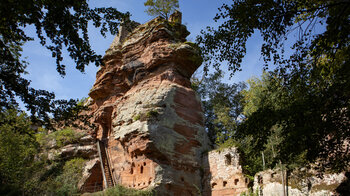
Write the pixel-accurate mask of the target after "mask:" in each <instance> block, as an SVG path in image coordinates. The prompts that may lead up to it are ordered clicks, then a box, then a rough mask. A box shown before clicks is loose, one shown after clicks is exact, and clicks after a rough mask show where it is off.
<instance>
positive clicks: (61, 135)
mask: <svg viewBox="0 0 350 196" xmlns="http://www.w3.org/2000/svg"><path fill="white" fill-rule="evenodd" d="M81 136H82V134H79V133H77V132H76V131H74V130H73V129H70V128H66V129H62V130H59V131H56V132H54V133H53V137H54V139H55V140H56V142H57V147H59V148H60V147H63V146H64V145H67V144H71V143H74V142H78V140H79V139H80V138H81Z"/></svg>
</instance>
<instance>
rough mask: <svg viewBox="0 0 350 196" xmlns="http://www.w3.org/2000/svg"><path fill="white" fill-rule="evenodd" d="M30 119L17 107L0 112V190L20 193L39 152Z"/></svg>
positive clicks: (8, 192)
mask: <svg viewBox="0 0 350 196" xmlns="http://www.w3.org/2000/svg"><path fill="white" fill-rule="evenodd" d="M30 125H31V123H30V120H29V118H28V117H27V116H26V115H25V114H24V113H20V112H18V111H17V110H16V109H10V110H6V111H4V112H0V182H1V183H0V193H1V194H20V193H21V192H22V191H24V190H25V188H26V186H27V183H26V181H27V180H28V179H29V178H30V176H29V175H28V174H30V172H31V169H32V168H33V166H34V164H33V161H34V157H35V155H36V153H37V152H38V144H37V143H36V142H35V138H34V136H33V135H34V132H33V130H31V129H30Z"/></svg>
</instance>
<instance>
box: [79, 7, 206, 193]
mask: <svg viewBox="0 0 350 196" xmlns="http://www.w3.org/2000/svg"><path fill="white" fill-rule="evenodd" d="M177 15H178V16H177V17H175V16H173V17H171V19H170V20H169V21H167V20H165V19H162V18H160V17H158V18H155V19H153V20H151V21H149V22H147V23H146V24H143V25H137V24H130V25H129V26H127V27H126V26H123V27H122V28H121V29H120V32H119V36H117V37H116V39H115V40H114V41H113V43H112V45H111V46H110V48H109V49H108V50H107V51H106V54H105V56H104V58H103V61H104V66H102V67H101V68H100V70H99V71H98V72H97V74H96V82H95V84H94V86H93V88H92V89H91V91H90V93H89V96H90V97H91V98H92V102H91V103H90V108H91V111H92V115H93V122H94V123H95V124H96V125H97V128H96V130H95V131H94V132H93V135H94V137H96V139H97V141H98V142H97V147H98V151H99V157H100V158H99V160H97V161H95V162H94V163H92V164H91V167H90V170H89V171H88V172H90V175H88V176H87V177H85V181H84V183H85V184H87V183H90V184H91V183H94V182H95V183H97V181H98V180H101V179H102V181H103V186H104V187H109V186H113V185H116V184H120V185H123V186H126V187H130V188H136V189H146V188H148V187H154V189H155V190H156V192H157V193H158V194H159V195H198V191H200V190H202V187H201V186H202V182H201V173H203V172H202V170H203V169H201V157H202V153H204V152H207V151H208V150H209V149H210V147H209V141H208V138H207V135H206V133H205V130H204V119H203V111H202V108H201V104H200V100H199V98H198V97H197V96H196V94H195V92H194V91H193V90H192V89H191V84H190V77H191V75H192V74H193V73H194V71H195V70H196V69H197V68H198V67H199V66H200V65H201V63H202V59H201V56H200V52H199V48H198V47H197V46H196V45H195V44H193V43H191V42H187V41H186V37H187V36H188V35H189V32H188V31H187V29H186V27H185V26H184V25H182V24H181V14H179V13H177ZM99 166H101V168H102V172H101V169H100V170H99V169H98V167H99ZM94 168H95V169H94ZM101 175H102V176H101ZM96 176H99V177H96ZM96 179H98V180H96ZM84 183H83V184H82V185H81V186H82V187H83V188H84Z"/></svg>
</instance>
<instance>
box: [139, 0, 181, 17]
mask: <svg viewBox="0 0 350 196" xmlns="http://www.w3.org/2000/svg"><path fill="white" fill-rule="evenodd" d="M144 5H145V6H147V7H148V8H147V9H146V13H147V14H148V15H150V16H161V17H163V18H165V19H168V18H169V16H170V14H171V13H173V12H174V11H175V9H179V1H178V0H147V1H146V2H145V3H144Z"/></svg>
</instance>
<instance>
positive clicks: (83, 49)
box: [0, 0, 128, 122]
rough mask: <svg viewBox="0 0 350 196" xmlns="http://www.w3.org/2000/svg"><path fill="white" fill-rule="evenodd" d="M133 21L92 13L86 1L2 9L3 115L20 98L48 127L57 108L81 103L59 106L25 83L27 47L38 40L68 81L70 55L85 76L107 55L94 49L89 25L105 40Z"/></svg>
mask: <svg viewBox="0 0 350 196" xmlns="http://www.w3.org/2000/svg"><path fill="white" fill-rule="evenodd" d="M127 17H128V13H127V14H123V13H121V12H119V11H117V10H116V9H114V8H93V9H91V8H90V7H89V5H88V3H87V1H86V0H84V1H73V0H64V1H53V0H43V1H32V0H23V1H13V0H4V1H2V2H1V4H0V19H1V22H0V109H1V110H5V109H7V108H11V107H12V106H13V105H17V101H16V97H18V98H19V99H20V100H21V101H22V102H23V103H24V105H25V107H26V108H27V109H28V111H30V113H31V114H32V116H33V117H35V119H37V120H39V119H40V120H44V121H46V122H47V121H48V119H49V115H48V113H54V110H55V108H57V107H60V109H61V110H62V109H63V110H70V109H71V108H72V107H71V106H72V105H74V103H75V100H70V101H64V100H61V101H53V100H54V99H55V95H54V94H53V93H51V92H48V91H44V90H38V89H34V88H32V87H30V81H28V80H27V79H25V78H23V74H25V73H26V66H27V64H28V63H27V62H25V61H23V60H22V58H21V54H22V45H23V44H24V43H25V42H28V41H33V40H34V39H35V38H36V39H37V40H39V41H40V44H41V45H42V46H43V47H44V48H46V49H48V50H49V51H51V54H52V57H53V58H55V59H56V67H57V71H58V73H59V74H61V75H62V76H64V75H65V67H66V65H64V64H62V61H63V55H62V53H63V51H64V50H66V51H67V52H68V55H69V56H70V58H72V59H73V60H74V62H75V67H76V68H77V69H78V70H80V71H82V72H84V68H85V66H86V65H88V64H90V63H95V65H97V66H98V65H101V55H99V54H96V53H95V51H94V50H93V49H92V48H91V45H90V43H89V37H88V25H89V21H90V22H92V25H94V26H95V27H97V28H100V31H101V34H102V35H105V33H106V32H107V31H108V30H109V31H110V32H111V33H116V32H117V27H118V25H119V21H121V20H124V19H126V18H127ZM28 26H33V27H34V28H35V29H36V37H30V36H28V35H27V33H26V31H25V28H26V27H28Z"/></svg>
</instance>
